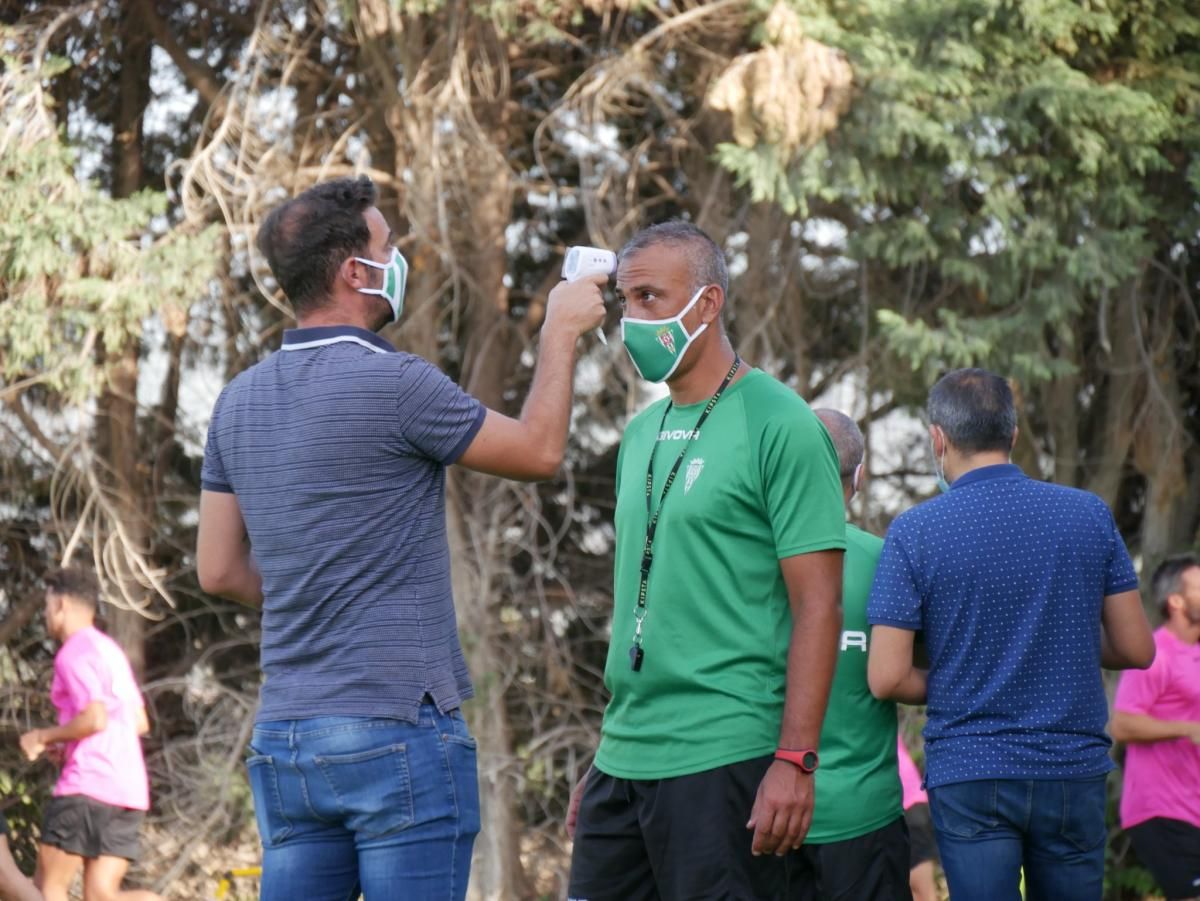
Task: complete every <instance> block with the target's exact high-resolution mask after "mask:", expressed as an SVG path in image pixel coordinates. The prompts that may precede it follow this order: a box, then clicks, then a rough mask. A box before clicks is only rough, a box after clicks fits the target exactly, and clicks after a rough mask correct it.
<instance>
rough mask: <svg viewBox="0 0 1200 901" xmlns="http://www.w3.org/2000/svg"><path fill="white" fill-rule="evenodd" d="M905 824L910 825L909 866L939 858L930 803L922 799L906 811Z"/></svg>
mask: <svg viewBox="0 0 1200 901" xmlns="http://www.w3.org/2000/svg"><path fill="white" fill-rule="evenodd" d="M904 824H905V825H906V826H908V846H909V848H910V849H911V850H910V853H909V858H908V865H909V867H910V868H911V867H915V866H917V865H918V864H923V863H925V861H927V860H937V859H938V850H937V838H936V837H935V836H934V834H933V818H932V817H931V816H930V815H929V805H928V804H927V803H925V802H924V801H921V802H919V803H917V804H914V805H913V806H912V807H910V808H908V810H906V811H904Z"/></svg>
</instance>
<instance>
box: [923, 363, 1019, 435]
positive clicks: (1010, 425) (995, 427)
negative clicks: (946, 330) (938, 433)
mask: <svg viewBox="0 0 1200 901" xmlns="http://www.w3.org/2000/svg"><path fill="white" fill-rule="evenodd" d="M927 410H928V414H929V422H930V424H931V425H936V426H938V427H939V428H940V429H941V430H942V431H943V432H945V433H946V437H947V438H948V439H949V440H950V443H951V444H953V445H954V446H955V447H956V448H958V449H959V450H960V451H962V452H963V453H967V454H977V453H982V452H984V451H1005V452H1008V451H1011V450H1012V443H1013V430H1014V429H1016V427H1017V410H1016V407H1015V406H1013V395H1012V389H1011V388H1009V386H1008V382H1007V381H1005V380H1004V379H1002V378H1001V377H1000V376H998V375H996V374H995V373H994V372H988V371H987V370H986V369H956V370H954V371H953V372H948V373H946V374H945V375H944V376H942V377H941V378H940V379H938V382H937V384H936V385H934V386H933V389H932V390H931V391H930V392H929V404H928V407H927Z"/></svg>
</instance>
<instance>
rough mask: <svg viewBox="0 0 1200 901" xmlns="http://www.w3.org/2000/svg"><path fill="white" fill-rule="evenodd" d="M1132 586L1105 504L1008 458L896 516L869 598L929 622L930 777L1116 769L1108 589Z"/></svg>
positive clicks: (880, 619)
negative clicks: (1105, 610) (1105, 641)
mask: <svg viewBox="0 0 1200 901" xmlns="http://www.w3.org/2000/svg"><path fill="white" fill-rule="evenodd" d="M1134 588H1137V574H1136V573H1135V571H1134V569H1133V563H1132V562H1131V561H1130V559H1129V553H1128V551H1127V550H1126V548H1125V543H1124V542H1123V541H1122V540H1121V536H1120V534H1119V533H1118V532H1117V528H1116V524H1115V522H1114V521H1113V518H1112V514H1111V512H1110V511H1109V509H1108V507H1107V506H1106V505H1105V504H1104V502H1103V501H1102V500H1100V498H1098V497H1096V496H1095V495H1093V494H1090V493H1088V492H1085V491H1079V490H1076V489H1074V488H1065V487H1062V486H1058V485H1052V484H1049V483H1046V482H1038V481H1035V480H1033V479H1030V478H1028V477H1027V476H1025V475H1024V473H1022V472H1021V470H1020V468H1019V467H1017V466H1015V465H1012V464H1005V465H1000V466H988V467H983V468H981V469H977V470H973V471H971V472H969V473H967V474H965V475H963V476H961V477H960V478H959V479H957V480H956V481H955V483H954V486H953V488H952V490H951V491H950V492H949V493H948V494H945V495H942V496H941V497H937V498H934V499H933V500H930V501H927V502H926V503H924V504H920V505H919V506H917V507H914V508H913V509H912V510H909V511H907V512H905V513H904V514H902V515H901V516H900V517H898V518H897V519H896V521H895V522H894V523H892V526H891V528H890V529H889V530H888V534H887V540H886V542H885V544H884V549H883V555H882V556H881V558H880V561H879V568H878V570H877V571H876V575H875V582H874V585H873V586H872V589H871V599H870V604H869V608H868V615H869V619H870V621H871V623H872V624H875V625H887V626H894V627H896V628H901V629H911V630H913V631H921V632H923V633H924V637H925V642H926V645H927V646H928V649H929V655H930V664H931V668H930V673H929V693H928V713H929V719H928V723H927V725H926V727H925V741H926V755H927V770H926V784H927V785H928V786H929V787H937V786H939V785H946V784H949V783H953V782H965V781H970V780H976V779H1070V778H1086V777H1088V776H1096V775H1100V774H1102V773H1105V772H1107V771H1108V770H1109V769H1111V768H1112V763H1111V761H1110V760H1109V757H1108V750H1109V747H1110V741H1109V739H1108V736H1107V735H1106V733H1105V731H1104V727H1105V723H1106V721H1107V717H1108V707H1107V703H1106V701H1105V696H1104V686H1103V683H1102V681H1101V675H1100V613H1101V606H1102V604H1103V601H1104V597H1105V596H1106V595H1110V594H1116V593H1118V592H1122V591H1128V590H1130V589H1134Z"/></svg>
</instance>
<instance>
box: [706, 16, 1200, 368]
mask: <svg viewBox="0 0 1200 901" xmlns="http://www.w3.org/2000/svg"><path fill="white" fill-rule="evenodd" d="M792 5H793V7H794V8H795V9H796V11H797V12H798V13H799V14H800V16H801V20H802V22H803V26H804V28H805V31H806V33H807V34H808V35H809V36H810V37H814V38H816V39H817V40H820V41H822V42H824V43H827V44H829V45H831V46H835V47H838V48H841V49H843V50H844V51H845V52H846V53H847V54H848V55H849V57H850V59H851V61H852V64H853V66H854V69H855V83H856V87H857V96H856V99H855V102H854V104H853V106H852V108H851V110H850V112H849V113H848V114H847V115H846V116H845V117H844V118H843V120H842V121H841V122H840V123H839V126H838V128H837V129H836V130H835V131H834V132H833V133H832V134H830V135H829V136H828V137H827V138H826V139H825V140H824V141H823V142H822V143H821V144H819V145H818V146H816V147H815V148H813V149H812V150H811V151H808V152H807V153H802V154H799V155H791V154H786V153H784V152H782V151H781V150H780V149H779V148H776V147H773V146H770V145H766V144H760V145H759V146H756V147H753V148H743V147H738V146H736V145H732V144H725V145H722V146H720V147H719V148H718V150H717V154H716V158H717V160H718V161H719V163H720V164H721V165H723V166H724V167H725V168H727V169H729V170H730V171H731V172H733V173H734V174H735V175H736V176H737V179H738V181H739V183H740V184H742V185H744V186H746V187H747V188H749V190H750V192H751V194H752V196H753V198H754V199H755V200H758V201H762V200H770V201H774V202H776V203H778V204H780V205H781V206H782V207H783V208H784V210H785V211H787V212H788V213H798V214H800V215H804V214H805V213H806V212H807V210H809V209H810V208H812V207H813V206H814V205H816V204H818V203H819V204H821V205H823V206H832V207H833V209H834V210H835V211H836V212H835V215H837V216H838V218H840V219H842V221H843V222H845V223H846V225H847V227H848V230H849V234H850V247H849V253H850V255H851V256H852V257H854V258H856V259H858V260H862V261H866V262H868V263H869V264H871V265H872V267H873V269H874V271H876V272H881V273H884V274H885V275H884V278H882V279H880V278H878V277H877V278H876V279H875V281H876V283H880V282H883V283H885V284H886V283H889V282H890V283H896V284H899V283H902V281H903V280H904V279H905V277H906V276H907V275H909V274H912V273H914V272H918V273H919V275H920V278H921V279H922V280H923V282H924V283H925V284H927V285H930V286H931V287H934V288H936V291H935V292H932V293H933V298H928V299H926V298H913V297H903V298H902V297H897V296H895V295H894V294H891V295H889V296H885V297H884V299H883V300H882V301H881V302H880V305H882V306H883V307H885V308H884V309H883V310H882V311H880V312H879V315H878V323H877V324H878V326H879V328H880V330H881V331H882V334H883V336H884V338H885V340H886V342H887V344H888V346H889V347H890V348H891V349H892V350H893V351H894V352H895V353H896V354H897V355H898V356H900V357H901V358H903V359H904V360H907V361H908V363H909V364H910V365H911V366H912V367H913V368H914V369H928V370H931V371H932V370H936V369H939V368H944V367H945V366H949V365H965V364H971V363H979V362H983V361H987V362H989V363H990V364H991V365H995V366H998V367H1001V368H1003V369H1005V370H1007V371H1009V372H1011V373H1012V374H1013V375H1016V376H1018V377H1021V378H1026V379H1033V380H1044V379H1049V378H1053V377H1055V376H1056V375H1059V374H1062V373H1063V372H1064V371H1070V370H1071V369H1072V368H1073V367H1074V365H1075V364H1073V363H1072V362H1070V361H1068V360H1065V359H1056V358H1055V353H1054V352H1053V351H1052V350H1051V349H1050V348H1049V347H1048V346H1047V345H1046V343H1045V336H1046V335H1055V336H1056V344H1060V345H1062V346H1066V347H1069V346H1070V345H1071V343H1072V341H1073V340H1074V333H1073V323H1074V322H1075V321H1076V318H1077V317H1078V315H1079V314H1080V311H1081V310H1082V309H1084V308H1085V307H1086V306H1087V305H1088V304H1090V303H1093V302H1094V301H1095V300H1096V299H1097V298H1098V297H1100V296H1102V295H1104V294H1105V293H1106V292H1108V291H1111V290H1113V289H1115V288H1116V287H1117V286H1119V285H1122V284H1124V283H1126V282H1128V281H1129V280H1130V279H1132V278H1134V277H1136V276H1137V274H1138V273H1139V271H1141V270H1142V269H1143V267H1144V266H1145V265H1146V262H1147V260H1149V259H1151V258H1153V257H1154V256H1155V255H1156V254H1158V255H1161V254H1162V252H1163V249H1164V247H1165V246H1167V245H1169V243H1170V242H1182V243H1183V244H1184V245H1187V246H1190V248H1191V249H1192V251H1194V250H1195V249H1196V245H1197V238H1196V225H1197V205H1196V198H1197V196H1198V195H1200V191H1198V185H1200V176H1198V173H1197V168H1198V166H1197V163H1196V162H1195V160H1196V159H1197V157H1198V156H1200V115H1198V113H1200V77H1198V76H1197V73H1198V72H1200V67H1198V66H1197V63H1198V62H1200V57H1198V56H1197V53H1198V52H1200V46H1198V44H1197V41H1196V38H1197V36H1198V35H1200V13H1198V12H1197V10H1196V8H1195V7H1194V6H1190V5H1189V4H1186V3H1183V2H1169V0H1146V2H1141V3H1105V2H1101V3H1092V4H1079V3H1076V2H1074V0H1038V2H1033V0H1027V2H1020V3H1000V2H993V0H957V2H951V3H946V2H943V0H920V2H914V3H905V4H895V3H890V2H887V0H865V2H861V3H856V4H846V3H840V2H836V0H834V2H826V3H823V2H817V0H796V2H794V3H793V4H792ZM1164 22H1169V23H1171V24H1170V26H1169V27H1164V24H1163V23H1164ZM921 301H924V302H923V303H922V302H921ZM888 307H890V308H891V309H887V308H888Z"/></svg>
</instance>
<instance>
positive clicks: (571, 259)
mask: <svg viewBox="0 0 1200 901" xmlns="http://www.w3.org/2000/svg"><path fill="white" fill-rule="evenodd" d="M616 271H617V255H616V254H615V253H613V252H612V251H611V250H601V249H600V248H599V247H571V248H568V249H567V255H566V257H564V258H563V265H562V277H563V279H564V281H565V283H566V284H568V285H570V284H572V283H575V282H580V281H589V282H591V283H592V284H593V285H596V286H597V287H603V286H604V285H605V284H607V283H608V279H609V277H610V276H611V275H612V274H613V273H614V272H616ZM562 287H563V286H562V285H559V286H558V287H557V288H555V289H554V290H553V291H551V292H550V299H551V300H552V301H553V299H554V295H555V292H556V291H558V290H559V288H562ZM601 305H603V297H601ZM603 322H604V316H603V314H601V317H600V323H601V324H603ZM596 334H597V335H598V336H599V338H600V343H601V344H608V339H607V338H606V337H604V329H603V328H598V329H596Z"/></svg>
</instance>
